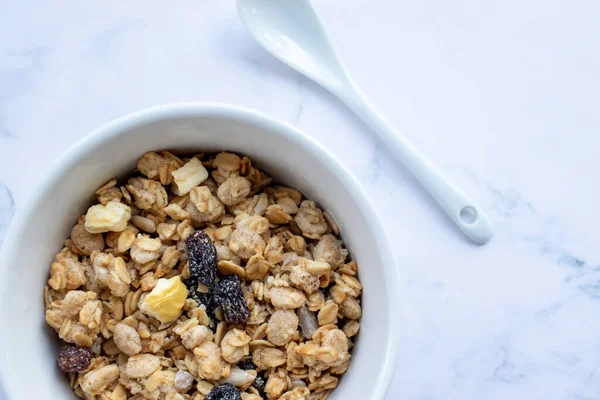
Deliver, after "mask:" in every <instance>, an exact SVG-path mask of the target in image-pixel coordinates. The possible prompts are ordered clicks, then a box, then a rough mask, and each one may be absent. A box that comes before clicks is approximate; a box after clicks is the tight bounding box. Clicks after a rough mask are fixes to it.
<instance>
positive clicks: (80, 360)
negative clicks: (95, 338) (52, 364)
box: [58, 346, 94, 372]
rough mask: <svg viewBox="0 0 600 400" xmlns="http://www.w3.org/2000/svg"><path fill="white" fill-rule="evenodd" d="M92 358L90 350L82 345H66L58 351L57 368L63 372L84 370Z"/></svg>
mask: <svg viewBox="0 0 600 400" xmlns="http://www.w3.org/2000/svg"><path fill="white" fill-rule="evenodd" d="M92 358H94V355H93V354H92V352H91V351H89V350H88V349H86V348H84V347H77V346H67V347H65V348H63V349H62V350H61V351H60V353H58V368H60V370H61V371H63V372H81V371H85V370H86V369H88V367H89V366H90V362H91V361H92Z"/></svg>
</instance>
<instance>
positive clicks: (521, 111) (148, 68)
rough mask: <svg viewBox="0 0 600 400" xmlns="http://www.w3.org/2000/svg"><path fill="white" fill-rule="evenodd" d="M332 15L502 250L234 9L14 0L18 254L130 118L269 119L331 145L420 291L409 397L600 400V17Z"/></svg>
mask: <svg viewBox="0 0 600 400" xmlns="http://www.w3.org/2000/svg"><path fill="white" fill-rule="evenodd" d="M314 3H315V7H316V8H317V10H318V12H319V14H320V15H321V17H322V19H323V21H324V22H325V24H326V26H327V28H328V30H329V32H330V35H331V37H332V39H333V41H334V42H335V43H336V44H337V47H338V49H339V53H340V55H341V56H342V58H343V59H345V61H346V64H347V66H348V68H349V70H350V71H352V72H353V73H354V75H355V77H356V80H357V81H358V82H359V83H360V84H361V85H362V87H363V88H364V90H365V92H367V93H368V94H369V95H370V96H372V98H373V100H374V101H375V102H376V103H378V104H380V105H381V108H382V109H383V111H384V112H385V113H386V114H387V115H388V116H389V118H390V120H392V121H393V122H394V124H395V125H396V126H398V127H401V128H402V129H404V130H405V132H406V133H407V135H408V136H409V137H411V138H412V139H413V140H414V142H415V143H416V144H417V145H418V146H419V147H421V148H422V149H423V150H424V151H425V153H427V154H428V155H429V156H431V157H432V158H433V159H434V160H436V161H437V162H438V163H439V164H440V165H441V167H442V168H443V169H444V170H445V171H446V172H447V173H448V174H449V175H450V176H451V177H452V178H453V179H455V180H456V181H457V182H458V183H459V184H461V185H462V186H464V188H465V190H467V191H468V192H470V193H472V195H473V197H474V198H476V199H477V200H479V201H480V202H481V204H482V205H483V206H485V208H486V209H487V210H488V211H489V213H490V216H491V218H492V219H493V221H494V223H495V228H496V236H495V238H494V239H493V240H492V241H491V242H490V243H489V244H488V245H486V246H482V247H478V246H474V245H472V244H470V243H468V242H467V241H466V240H465V239H463V237H462V236H461V235H460V234H459V233H458V231H457V230H456V229H455V228H454V227H453V226H452V225H451V224H450V223H449V222H448V221H447V219H446V218H445V217H444V215H443V214H442V213H441V212H440V211H439V210H438V209H437V208H436V207H435V206H434V205H433V204H432V201H431V200H429V199H428V197H427V196H426V195H425V194H424V193H423V192H422V191H421V189H420V188H419V187H418V185H417V184H415V182H414V181H413V180H412V179H411V178H410V177H409V176H408V174H407V173H406V171H405V170H404V169H403V168H402V167H401V166H398V165H395V164H394V163H393V162H392V161H390V159H389V158H388V157H387V156H386V154H385V152H384V151H382V149H380V148H379V147H378V146H377V144H376V142H375V141H374V140H373V138H372V136H371V134H370V133H369V132H368V131H367V130H366V129H365V128H364V127H363V126H362V125H361V124H360V123H359V122H358V120H357V119H356V118H354V117H353V116H352V115H351V114H350V113H349V111H348V110H346V109H345V108H344V107H343V106H342V105H341V104H340V103H339V102H338V101H336V100H335V99H334V98H333V97H332V96H330V95H328V94H326V93H324V92H323V91H322V90H321V89H320V88H319V87H317V86H316V85H314V84H312V83H310V82H308V81H307V80H305V79H304V78H302V77H301V76H299V75H297V74H296V73H294V72H292V71H291V70H289V69H288V68H287V67H285V66H283V65H281V64H279V63H278V62H277V61H275V60H274V59H272V58H271V57H270V56H268V55H267V54H266V53H264V52H263V51H262V50H261V49H260V48H258V47H257V45H255V44H254V43H253V42H252V40H251V39H250V38H249V36H247V35H246V33H245V32H244V31H243V29H242V27H241V25H240V23H239V22H238V19H237V16H236V14H235V8H234V3H233V1H232V0H227V1H224V0H201V1H190V0H171V1H158V0H156V1H142V0H128V1H121V2H108V3H107V2H98V1H93V0H80V1H76V2H74V1H66V0H60V1H58V0H57V1H52V2H48V1H41V0H22V1H19V2H8V0H4V1H1V0H0V9H1V10H2V11H1V12H0V240H2V237H3V235H4V232H5V229H6V226H7V225H8V224H9V223H10V220H11V217H12V215H13V213H14V212H18V210H19V207H20V205H21V204H23V201H24V200H25V199H26V198H27V197H28V195H30V194H31V193H32V191H34V190H35V186H36V184H37V183H38V182H39V181H40V179H41V178H42V176H43V173H44V171H45V170H46V169H47V168H48V167H49V166H50V165H51V164H52V163H53V162H54V161H55V160H56V158H57V157H58V156H60V154H61V153H63V152H64V151H65V150H66V149H67V148H68V147H69V146H71V145H72V144H73V143H74V142H75V141H76V140H77V139H79V138H81V137H82V136H84V135H85V134H86V133H87V132H89V131H90V130H92V129H94V128H96V127H98V126H100V125H102V124H104V123H105V122H107V121H109V120H111V119H112V118H115V117H117V116H120V115H123V114H125V113H128V112H131V111H134V110H138V109H140V108H143V107H146V106H151V105H157V104H161V103H168V102H177V101H191V100H198V101H219V102H227V103H235V104H241V105H245V106H249V107H253V108H256V109H259V110H261V111H265V112H268V113H270V114H272V115H274V116H277V117H279V118H281V119H283V120H286V121H290V122H292V123H293V124H294V125H296V126H298V127H299V128H301V129H303V130H305V131H307V132H309V133H310V134H311V135H313V136H314V137H316V138H317V139H318V140H320V141H321V142H322V143H324V144H325V145H326V146H327V147H328V148H329V149H330V150H331V151H332V152H333V153H335V155H337V156H338V157H339V158H340V159H341V160H342V161H343V162H344V163H345V164H346V165H347V166H348V167H350V168H351V169H352V171H354V173H355V174H356V175H357V177H358V178H359V179H360V181H361V182H362V183H363V184H364V185H365V187H366V188H367V189H368V191H369V192H370V193H371V195H372V196H373V199H374V200H375V202H376V204H377V206H378V208H379V210H378V211H379V212H380V214H381V216H382V217H383V218H385V221H386V224H387V230H388V234H389V238H390V240H391V241H392V243H393V246H394V248H395V249H396V251H397V255H398V263H399V267H400V268H401V270H402V273H403V276H404V282H403V286H404V289H405V291H404V293H403V298H404V302H403V304H402V305H400V307H399V309H402V310H403V311H404V313H403V314H402V318H403V320H404V324H403V330H402V331H401V332H398V335H400V336H401V337H402V351H401V357H400V361H399V364H398V368H397V372H396V375H395V379H394V382H393V384H392V387H391V389H390V395H389V399H423V400H425V399H427V400H433V399H508V398H510V399H542V398H544V399H573V400H574V399H579V400H584V399H586V400H591V399H598V398H600V340H599V339H600V254H599V252H598V237H599V234H598V229H597V226H600V213H598V200H599V199H600V190H598V189H597V187H596V185H597V184H598V181H599V179H598V178H599V172H598V164H597V161H596V157H597V155H598V154H599V153H600V139H599V138H598V132H599V129H600V109H599V107H598V104H599V103H598V93H600V79H599V78H598V71H599V70H600V53H599V52H598V48H600V43H599V42H600V25H599V24H598V20H599V18H600V3H598V2H595V1H585V0H581V1H579V0H575V1H569V0H545V1H542V0H539V1H538V0H525V1H520V0H519V1H517V0H507V1H502V2H499V1H497V2H491V1H486V2H476V1H468V0H458V1H454V2H447V1H434V0H425V1H418V2H408V1H392V0H337V1H335V0H315V1H314ZM382 234H383V233H382ZM33 245H34V244H33ZM5 345H6V344H5Z"/></svg>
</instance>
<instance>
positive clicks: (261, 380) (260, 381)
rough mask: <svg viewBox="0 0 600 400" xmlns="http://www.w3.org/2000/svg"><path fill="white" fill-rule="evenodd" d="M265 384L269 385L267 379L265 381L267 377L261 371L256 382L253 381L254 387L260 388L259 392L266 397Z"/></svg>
mask: <svg viewBox="0 0 600 400" xmlns="http://www.w3.org/2000/svg"><path fill="white" fill-rule="evenodd" d="M265 386H267V381H265V378H264V376H263V374H262V373H260V374H259V375H258V376H257V377H256V378H255V379H254V382H252V387H253V388H254V389H256V390H258V392H259V393H260V395H261V396H263V397H264V394H265Z"/></svg>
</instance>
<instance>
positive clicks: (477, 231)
mask: <svg viewBox="0 0 600 400" xmlns="http://www.w3.org/2000/svg"><path fill="white" fill-rule="evenodd" d="M456 222H457V225H458V227H459V228H460V229H461V230H462V231H463V232H464V234H465V235H467V236H468V237H469V238H470V239H471V240H473V241H474V242H476V243H479V244H484V243H486V242H487V241H488V240H490V239H491V238H492V223H491V222H490V220H489V219H488V217H487V216H486V215H485V214H484V213H483V212H481V211H479V207H477V206H476V205H473V204H467V205H464V206H463V207H462V208H460V210H459V212H458V215H457V216H456Z"/></svg>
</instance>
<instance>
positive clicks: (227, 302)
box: [212, 275, 250, 324]
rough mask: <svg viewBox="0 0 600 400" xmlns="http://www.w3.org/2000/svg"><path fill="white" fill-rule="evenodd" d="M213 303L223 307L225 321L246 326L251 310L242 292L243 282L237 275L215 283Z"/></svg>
mask: <svg viewBox="0 0 600 400" xmlns="http://www.w3.org/2000/svg"><path fill="white" fill-rule="evenodd" d="M212 295H213V298H212V301H213V303H214V304H215V305H218V306H221V309H222V310H223V316H224V317H225V321H227V322H228V323H230V324H245V323H246V321H248V318H249V317H250V310H248V304H246V299H245V298H244V293H243V292H242V281H241V280H240V277H239V276H237V275H229V276H226V277H224V278H223V279H221V280H220V281H219V282H217V283H215V286H214V287H213V289H212Z"/></svg>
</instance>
